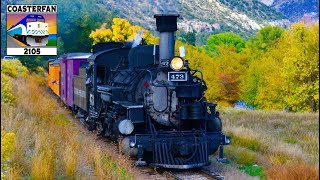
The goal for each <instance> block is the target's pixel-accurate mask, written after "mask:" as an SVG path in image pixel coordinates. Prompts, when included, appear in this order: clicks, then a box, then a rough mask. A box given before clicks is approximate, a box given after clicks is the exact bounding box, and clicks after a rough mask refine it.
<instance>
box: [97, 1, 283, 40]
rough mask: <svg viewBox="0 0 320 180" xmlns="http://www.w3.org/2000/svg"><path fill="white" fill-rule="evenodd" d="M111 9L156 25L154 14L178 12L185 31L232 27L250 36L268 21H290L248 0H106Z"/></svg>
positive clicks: (275, 22) (152, 29)
mask: <svg viewBox="0 0 320 180" xmlns="http://www.w3.org/2000/svg"><path fill="white" fill-rule="evenodd" d="M103 4H105V5H107V7H108V8H109V10H111V11H113V12H115V13H116V14H117V15H119V16H120V17H123V18H127V19H129V20H130V21H131V22H133V23H134V24H140V25H141V26H143V27H145V28H148V29H149V30H151V31H154V29H155V23H154V22H155V20H154V18H153V15H154V14H157V13H179V14H180V16H181V17H180V18H179V20H178V26H179V28H180V29H183V30H184V31H185V32H221V31H231V32H234V33H237V34H240V35H242V36H244V37H248V36H250V35H251V34H253V33H255V32H256V31H257V30H259V29H260V28H262V27H264V26H266V25H281V26H286V25H288V24H289V21H288V20H287V19H285V17H284V16H283V15H282V14H281V13H279V12H277V11H275V10H274V9H273V8H271V7H269V6H267V5H265V4H263V3H261V2H259V1H249V0H177V1H175V0H158V1H153V0H128V1H120V2H119V1H117V0H104V1H103Z"/></svg>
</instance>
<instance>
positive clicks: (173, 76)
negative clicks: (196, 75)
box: [168, 71, 188, 81]
mask: <svg viewBox="0 0 320 180" xmlns="http://www.w3.org/2000/svg"><path fill="white" fill-rule="evenodd" d="M187 80H188V74H187V72H174V71H173V72H168V81H187Z"/></svg>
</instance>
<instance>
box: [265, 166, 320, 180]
mask: <svg viewBox="0 0 320 180" xmlns="http://www.w3.org/2000/svg"><path fill="white" fill-rule="evenodd" d="M266 175H267V177H268V178H267V179H282V180H292V179H295V180H317V179H319V167H318V166H310V165H306V164H295V165H280V166H274V167H272V168H270V169H269V170H268V171H267V172H266Z"/></svg>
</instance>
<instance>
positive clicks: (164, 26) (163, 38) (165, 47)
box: [154, 14, 179, 70]
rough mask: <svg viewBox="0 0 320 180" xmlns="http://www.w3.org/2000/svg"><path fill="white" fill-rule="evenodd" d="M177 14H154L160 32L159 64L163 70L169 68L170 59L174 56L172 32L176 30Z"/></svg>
mask: <svg viewBox="0 0 320 180" xmlns="http://www.w3.org/2000/svg"><path fill="white" fill-rule="evenodd" d="M178 17H179V14H156V15H154V18H156V26H157V31H159V32H160V43H159V59H160V62H159V64H160V65H159V66H160V67H161V68H162V69H163V70H164V69H168V68H169V64H170V60H171V59H172V58H173V57H174V44H175V37H174V32H175V31H177V29H178V28H177V18H178Z"/></svg>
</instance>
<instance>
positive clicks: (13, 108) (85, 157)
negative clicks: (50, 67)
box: [1, 64, 133, 179]
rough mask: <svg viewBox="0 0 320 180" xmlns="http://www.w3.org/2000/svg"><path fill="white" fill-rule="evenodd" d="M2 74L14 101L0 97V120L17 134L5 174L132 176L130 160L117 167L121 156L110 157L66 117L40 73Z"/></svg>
mask: <svg viewBox="0 0 320 180" xmlns="http://www.w3.org/2000/svg"><path fill="white" fill-rule="evenodd" d="M2 65H3V64H2ZM6 65H8V64H6ZM9 66H13V65H12V64H9ZM19 66H20V65H19ZM2 67H3V66H2ZM13 68H14V67H10V68H4V69H13ZM7 71H8V70H7ZM8 72H10V71H8ZM6 73H7V72H6ZM2 75H6V74H4V73H3V72H2ZM6 76H7V77H8V78H7V79H6V81H7V82H6V83H10V84H11V85H12V88H11V89H10V92H9V91H8V92H9V93H11V94H12V96H14V99H15V100H14V102H15V103H14V104H10V103H8V101H3V98H2V99H1V100H2V101H1V125H2V127H3V129H4V131H6V132H12V133H14V134H15V135H16V146H15V148H14V149H13V151H12V153H11V155H10V156H11V157H10V162H9V166H10V169H9V171H8V173H7V174H6V177H7V178H9V179H21V178H24V179H30V178H31V179H79V178H80V179H92V178H93V179H132V178H133V174H132V173H131V172H129V171H131V170H132V168H131V166H130V165H128V164H127V165H126V166H125V167H120V166H121V165H124V164H123V163H122V161H123V160H122V159H113V158H111V155H112V153H111V152H108V151H106V150H105V149H104V148H102V147H100V146H99V145H98V143H97V142H96V141H95V139H94V136H93V135H92V134H89V133H88V132H85V131H83V130H81V128H80V127H79V125H78V124H77V123H75V122H73V121H72V120H70V119H71V118H68V116H69V112H68V111H66V110H64V109H63V108H61V107H60V106H59V105H58V103H57V102H56V99H55V97H54V96H53V95H52V94H50V93H49V91H48V90H47V89H46V87H45V86H44V85H45V82H46V81H45V77H44V76H43V75H37V74H32V75H27V76H26V77H22V76H19V73H15V71H14V73H11V74H10V76H9V75H6ZM2 84H3V83H2ZM70 117H71V116H70ZM1 147H2V144H1ZM97 152H99V153H97ZM117 161H119V162H117ZM2 164H3V162H2V161H1V165H2ZM110 167H112V168H110Z"/></svg>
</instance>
